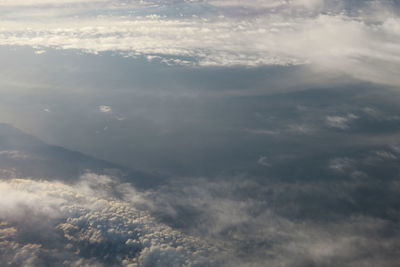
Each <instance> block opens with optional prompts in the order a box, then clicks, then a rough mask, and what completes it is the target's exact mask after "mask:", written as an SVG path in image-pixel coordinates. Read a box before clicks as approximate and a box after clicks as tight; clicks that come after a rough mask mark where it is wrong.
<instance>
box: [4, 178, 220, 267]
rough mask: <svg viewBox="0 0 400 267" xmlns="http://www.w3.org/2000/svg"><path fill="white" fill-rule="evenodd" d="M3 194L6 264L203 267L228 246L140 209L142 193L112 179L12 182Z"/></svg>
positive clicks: (6, 183)
mask: <svg viewBox="0 0 400 267" xmlns="http://www.w3.org/2000/svg"><path fill="white" fill-rule="evenodd" d="M0 192H1V194H0V200H1V201H0V202H1V204H0V221H1V224H0V253H1V257H0V262H1V265H2V266H3V265H4V266H43V264H44V263H46V264H50V266H59V265H66V266H114V265H115V266H204V265H207V264H212V260H211V259H208V257H209V256H210V255H214V254H216V253H218V252H221V251H222V250H220V249H218V248H217V246H215V244H208V243H206V242H205V241H202V240H201V239H199V238H195V237H191V236H188V235H185V234H183V233H181V232H179V231H176V230H173V229H172V228H170V227H168V226H166V225H164V224H162V223H159V222H157V220H156V219H155V218H153V217H152V216H151V215H150V214H149V213H148V212H146V211H143V210H139V209H137V208H136V207H135V206H138V205H139V204H138V203H140V198H141V197H140V194H139V193H138V192H136V191H135V190H134V189H133V188H132V187H130V186H127V185H121V184H119V183H116V182H115V181H114V180H113V179H111V178H110V177H108V176H100V175H94V174H86V175H85V176H83V177H82V179H81V181H80V182H79V183H78V184H76V185H66V184H63V183H60V182H49V181H33V180H29V179H9V180H3V181H1V182H0ZM116 196H119V197H116ZM135 203H136V204H135ZM207 266H208V265H207Z"/></svg>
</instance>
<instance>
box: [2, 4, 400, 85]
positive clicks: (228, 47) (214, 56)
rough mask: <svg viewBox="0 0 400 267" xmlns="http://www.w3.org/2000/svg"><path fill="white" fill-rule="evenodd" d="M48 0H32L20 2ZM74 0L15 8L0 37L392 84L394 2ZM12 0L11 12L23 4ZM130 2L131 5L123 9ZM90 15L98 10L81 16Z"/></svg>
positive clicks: (396, 51) (398, 49) (399, 49)
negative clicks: (65, 8)
mask: <svg viewBox="0 0 400 267" xmlns="http://www.w3.org/2000/svg"><path fill="white" fill-rule="evenodd" d="M49 2H50V1H32V3H31V4H30V5H29V7H25V9H26V8H27V9H28V11H32V10H30V9H33V8H34V7H38V6H42V5H43V3H46V4H49ZM67 2H68V1H67ZM67 2H66V3H67ZM73 2H77V3H80V4H79V8H76V9H73V10H72V11H71V10H69V12H70V13H68V14H69V15H64V16H61V15H60V14H57V13H56V14H54V15H47V16H46V17H43V16H41V15H40V16H38V17H40V19H38V18H37V17H28V18H25V17H24V20H23V21H21V16H23V15H21V14H18V13H17V14H14V15H12V16H11V15H7V16H5V17H4V18H3V19H2V21H1V25H2V27H1V28H0V44H1V45H29V46H33V47H53V48H58V49H79V50H84V51H87V52H92V53H100V52H104V51H117V52H119V53H121V54H123V55H126V56H133V57H135V56H145V57H147V58H149V59H151V60H154V59H159V60H160V61H161V62H165V63H167V64H184V65H188V64H189V65H199V66H235V65H241V66H260V65H283V66H286V65H298V64H306V65H309V66H311V67H314V68H316V69H318V70H322V71H334V72H340V73H345V74H347V75H351V76H353V77H355V78H357V79H361V80H366V81H371V82H378V83H384V84H389V85H398V84H400V81H399V78H398V77H399V72H398V69H400V68H399V64H400V58H399V56H398V55H400V46H399V45H398V42H397V40H398V39H399V38H400V36H399V35H400V31H399V27H400V26H399V25H400V23H399V17H398V16H397V13H396V12H394V10H396V9H395V8H390V7H393V5H394V7H395V6H396V4H395V3H394V4H393V5H391V6H388V5H387V4H385V3H387V1H386V2H383V1H378V2H377V1H375V2H374V3H375V4H374V5H372V4H354V6H356V7H357V8H354V9H357V10H358V12H356V14H354V12H350V11H351V10H350V11H349V10H348V9H346V6H347V5H346V4H345V3H346V1H329V2H330V4H329V2H328V1H320V0H301V1H261V0H260V1H251V2H245V3H243V1H242V2H240V3H239V2H238V1H218V0H215V1H177V2H175V1H141V2H140V3H139V2H138V3H136V2H135V3H133V2H131V1H111V2H110V3H108V4H107V3H104V1H98V2H97V1H73ZM333 2H334V3H335V4H332V3H333ZM367 2H368V1H367ZM61 3H63V2H61ZM357 3H358V2H357ZM368 3H369V2H368ZM3 4H4V5H5V4H7V5H9V4H10V2H5V3H3ZM39 4H40V5H39ZM64 4H65V3H64ZM15 5H16V7H14V9H12V10H14V11H15V12H16V11H18V10H19V9H21V8H22V7H21V6H24V5H25V3H22V2H19V1H18V2H15ZM60 5H61V4H60ZM132 5H139V6H136V7H135V9H134V11H131V10H132V9H130V7H131V6H132ZM50 6H53V9H54V6H57V4H55V3H52V5H50ZM140 6H142V7H143V8H140ZM117 7H118V8H117ZM150 7H151V8H150ZM233 7H234V8H233ZM299 7H301V8H302V9H300V10H298V8H299ZM378 7H379V8H378ZM46 8H48V9H49V8H51V7H46ZM53 9H52V10H53ZM113 10H117V11H118V12H117V11H115V12H112V11H113ZM149 10H150V11H149ZM171 10H176V11H174V12H172V11H171ZM235 10H241V11H240V12H239V13H238V12H237V11H235ZM243 10H244V11H243ZM260 10H261V11H260ZM54 12H56V11H54ZM93 12H94V13H95V14H98V15H97V16H93V15H87V14H93ZM188 12H189V13H188ZM260 12H261V14H260ZM48 13H49V12H48ZM110 13H111V15H110ZM24 14H32V13H31V12H24ZM50 14H51V12H50ZM77 15H79V18H78V20H77ZM10 16H11V17H10ZM249 40H251V41H249Z"/></svg>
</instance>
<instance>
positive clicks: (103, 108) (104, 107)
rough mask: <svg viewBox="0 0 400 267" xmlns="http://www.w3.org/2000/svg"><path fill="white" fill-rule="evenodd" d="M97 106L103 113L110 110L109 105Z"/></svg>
mask: <svg viewBox="0 0 400 267" xmlns="http://www.w3.org/2000/svg"><path fill="white" fill-rule="evenodd" d="M98 108H99V110H100V112H103V113H111V112H112V108H111V107H110V106H106V105H101V106H99V107H98Z"/></svg>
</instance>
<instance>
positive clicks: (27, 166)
mask: <svg viewBox="0 0 400 267" xmlns="http://www.w3.org/2000/svg"><path fill="white" fill-rule="evenodd" d="M86 172H94V173H98V174H108V175H115V176H118V177H119V178H120V179H121V180H123V181H127V182H131V183H133V184H134V185H136V186H139V187H151V186H154V185H156V184H158V183H160V182H161V178H160V177H159V176H157V175H153V174H148V173H145V172H142V171H138V170H133V169H130V168H127V167H124V166H121V165H118V164H114V163H111V162H108V161H104V160H100V159H97V158H94V157H91V156H88V155H85V154H83V153H80V152H77V151H71V150H68V149H65V148H63V147H60V146H53V145H48V144H46V143H44V142H43V141H41V140H39V139H38V138H36V137H34V136H31V135H29V134H26V133H24V132H22V131H21V130H18V129H16V128H15V127H13V126H11V125H9V124H4V123H0V175H1V176H3V178H5V177H7V176H8V177H11V176H17V177H30V178H33V179H49V180H62V181H65V182H74V181H76V180H77V179H79V176H80V175H82V174H84V173H86Z"/></svg>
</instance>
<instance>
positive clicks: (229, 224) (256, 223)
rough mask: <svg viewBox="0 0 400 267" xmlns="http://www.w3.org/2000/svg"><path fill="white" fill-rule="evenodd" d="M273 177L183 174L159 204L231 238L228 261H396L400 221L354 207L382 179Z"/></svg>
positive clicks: (204, 231)
mask: <svg viewBox="0 0 400 267" xmlns="http://www.w3.org/2000/svg"><path fill="white" fill-rule="evenodd" d="M265 179H266V178H265ZM265 179H264V181H262V185H261V183H257V182H254V181H251V180H249V179H245V178H244V177H238V178H237V179H235V178H231V180H230V181H229V182H227V181H207V180H201V179H200V180H197V181H192V182H191V183H190V182H183V181H179V182H177V183H176V185H175V186H171V185H169V186H165V187H163V188H162V189H161V190H157V191H154V194H153V195H151V199H153V202H154V206H153V209H155V212H156V213H158V214H159V216H160V217H161V218H164V220H165V221H167V222H170V223H171V224H172V225H175V226H177V227H181V228H184V229H186V231H189V232H194V233H196V234H198V235H200V236H203V237H205V236H208V238H209V239H214V240H223V241H224V242H225V243H226V244H230V246H232V248H233V254H231V255H230V259H228V260H227V262H225V264H226V266H232V265H235V266H285V267H289V266H290V267H292V266H310V265H315V266H337V264H338V263H340V265H341V266H371V267H372V266H376V265H378V266H379V265H385V266H396V264H397V263H396V262H397V261H398V256H395V255H396V252H395V251H397V250H398V249H399V248H400V242H399V236H400V232H399V228H398V226H397V224H396V223H395V221H393V222H392V221H391V220H386V219H382V218H379V217H375V216H372V215H366V214H364V215H362V214H360V213H358V212H354V213H352V214H348V213H346V209H347V208H348V206H351V205H352V204H351V203H352V202H353V203H354V202H356V203H357V202H358V201H359V200H357V199H355V198H354V196H355V194H357V193H356V192H357V190H359V188H362V187H368V188H371V190H373V189H372V188H374V186H375V185H373V184H369V185H365V184H361V183H359V182H357V181H356V180H354V181H348V182H341V181H329V182H321V181H318V182H309V181H308V182H307V181H297V182H295V183H291V182H280V181H277V180H273V179H270V180H268V179H267V181H265ZM387 193H388V192H387ZM396 194H397V193H396ZM352 195H354V196H352ZM260 196H262V197H260ZM366 197H368V196H366ZM318 203H323V204H321V205H320V206H319V204H318ZM328 203H329V204H328ZM340 203H342V204H340ZM316 206H319V208H316V209H315V207H316ZM328 206H329V208H327V207H328ZM308 209H310V210H308ZM306 214H309V215H310V217H308V216H307V215H306ZM328 214H330V215H328ZM327 215H328V216H327ZM399 215H400V214H398V213H396V215H394V216H399ZM385 231H390V232H391V233H393V235H391V236H388V235H385V234H383V233H384V232H385Z"/></svg>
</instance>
